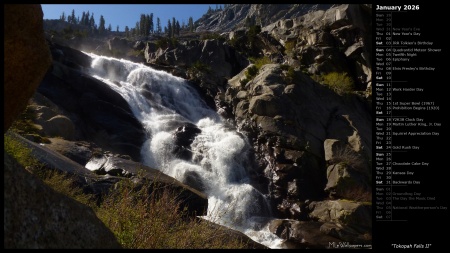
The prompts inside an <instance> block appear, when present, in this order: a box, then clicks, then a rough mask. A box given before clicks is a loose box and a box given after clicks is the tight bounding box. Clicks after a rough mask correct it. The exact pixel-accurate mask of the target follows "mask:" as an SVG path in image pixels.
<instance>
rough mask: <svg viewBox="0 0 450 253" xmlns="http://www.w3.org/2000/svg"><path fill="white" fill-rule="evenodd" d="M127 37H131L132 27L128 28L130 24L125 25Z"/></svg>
mask: <svg viewBox="0 0 450 253" xmlns="http://www.w3.org/2000/svg"><path fill="white" fill-rule="evenodd" d="M125 37H127V38H129V37H130V28H128V26H125Z"/></svg>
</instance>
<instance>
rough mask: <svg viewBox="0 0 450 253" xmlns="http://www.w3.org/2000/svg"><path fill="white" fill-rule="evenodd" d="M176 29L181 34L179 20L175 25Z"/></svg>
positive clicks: (178, 34)
mask: <svg viewBox="0 0 450 253" xmlns="http://www.w3.org/2000/svg"><path fill="white" fill-rule="evenodd" d="M175 31H176V34H177V36H180V23H179V22H178V20H177V24H176V25H175Z"/></svg>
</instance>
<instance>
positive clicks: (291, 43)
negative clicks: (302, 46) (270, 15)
mask: <svg viewBox="0 0 450 253" xmlns="http://www.w3.org/2000/svg"><path fill="white" fill-rule="evenodd" d="M284 48H285V49H286V53H292V52H293V51H294V48H295V41H287V42H286V43H284Z"/></svg>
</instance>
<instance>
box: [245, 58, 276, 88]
mask: <svg viewBox="0 0 450 253" xmlns="http://www.w3.org/2000/svg"><path fill="white" fill-rule="evenodd" d="M249 60H250V62H251V63H253V64H254V65H253V66H250V67H249V68H247V70H246V71H245V78H244V79H241V80H240V83H241V85H245V84H246V83H248V82H249V81H250V80H252V79H253V78H255V76H256V75H257V74H258V72H259V70H260V69H261V67H262V66H264V65H266V64H270V63H272V62H271V61H270V59H269V57H267V56H264V57H261V58H253V57H250V58H249Z"/></svg>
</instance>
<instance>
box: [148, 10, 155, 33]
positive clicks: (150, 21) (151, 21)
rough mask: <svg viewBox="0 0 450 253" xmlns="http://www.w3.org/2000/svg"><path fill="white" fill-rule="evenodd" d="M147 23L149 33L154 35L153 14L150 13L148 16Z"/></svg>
mask: <svg viewBox="0 0 450 253" xmlns="http://www.w3.org/2000/svg"><path fill="white" fill-rule="evenodd" d="M148 22H149V30H150V33H154V32H155V27H154V25H153V13H150V16H149V18H148Z"/></svg>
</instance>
